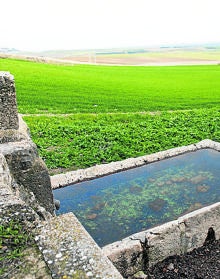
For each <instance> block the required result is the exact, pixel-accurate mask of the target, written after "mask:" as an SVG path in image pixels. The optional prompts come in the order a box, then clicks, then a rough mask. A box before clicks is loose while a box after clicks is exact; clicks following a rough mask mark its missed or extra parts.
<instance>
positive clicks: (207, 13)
mask: <svg viewBox="0 0 220 279" xmlns="http://www.w3.org/2000/svg"><path fill="white" fill-rule="evenodd" d="M0 11H1V12H0V48H2V47H7V48H16V49H19V50H31V51H41V50H52V49H55V50H58V49H65V50H67V49H97V48H120V47H145V46H157V45H179V44H197V43H212V42H214V43H215V42H220V1H219V0H7V1H6V0H0Z"/></svg>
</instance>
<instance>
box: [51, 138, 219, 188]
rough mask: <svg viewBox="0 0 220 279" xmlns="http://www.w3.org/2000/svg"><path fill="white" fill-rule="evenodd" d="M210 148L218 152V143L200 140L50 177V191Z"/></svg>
mask: <svg viewBox="0 0 220 279" xmlns="http://www.w3.org/2000/svg"><path fill="white" fill-rule="evenodd" d="M205 148H211V149H214V150H216V151H220V143H219V142H215V141H212V140H209V139H205V140H202V141H200V142H198V143H195V144H190V145H187V146H182V147H175V148H172V149H168V150H165V151H160V152H157V153H153V154H150V155H144V156H141V157H137V158H129V159H125V160H122V161H117V162H112V163H109V164H102V165H96V166H93V167H90V168H87V169H79V170H76V171H70V172H67V173H62V174H57V175H53V176H51V185H52V189H57V188H61V187H64V186H67V185H70V184H75V183H78V182H82V181H86V180H91V179H94V178H98V177H102V176H105V175H108V174H113V173H116V172H120V171H124V170H128V169H131V168H134V167H140V166H143V165H145V164H149V163H153V162H157V161H161V160H164V159H167V158H171V157H174V156H177V155H181V154H184V153H187V152H193V151H196V150H199V149H205Z"/></svg>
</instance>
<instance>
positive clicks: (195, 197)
mask: <svg viewBox="0 0 220 279" xmlns="http://www.w3.org/2000/svg"><path fill="white" fill-rule="evenodd" d="M53 193H54V197H55V198H56V199H59V200H60V202H61V208H60V210H59V211H58V212H57V214H62V213H66V212H70V211H72V212H73V213H74V214H75V215H76V216H77V217H78V219H79V220H80V221H81V223H82V224H83V225H84V227H85V228H86V230H87V231H88V232H89V233H90V234H91V235H92V237H93V238H94V239H95V241H96V242H97V243H98V244H99V245H100V246H104V245H106V244H109V243H112V242H114V241H117V240H120V239H122V238H124V237H127V236H129V235H131V234H133V233H136V232H139V231H142V230H146V229H149V228H151V227H153V226H156V225H159V224H162V223H165V222H167V221H170V220H174V219H176V218H177V217H179V216H180V215H182V214H185V213H187V212H190V211H193V210H195V209H198V208H201V207H203V206H205V205H208V204H212V203H215V202H218V201H219V200H220V152H217V151H215V150H212V149H203V150H198V151H196V152H190V153H187V154H184V155H179V156H177V157H173V158H170V159H166V160H162V161H159V162H155V163H151V164H149V165H145V166H142V167H137V168H134V169H131V170H127V171H123V172H120V173H116V174H111V175H108V176H105V177H102V178H98V179H94V180H90V181H86V182H81V183H78V184H75V185H71V186H68V187H64V188H60V189H56V190H54V191H53Z"/></svg>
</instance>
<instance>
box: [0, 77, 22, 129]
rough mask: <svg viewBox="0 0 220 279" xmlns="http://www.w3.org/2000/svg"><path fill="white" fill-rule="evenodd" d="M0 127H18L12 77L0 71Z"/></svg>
mask: <svg viewBox="0 0 220 279" xmlns="http://www.w3.org/2000/svg"><path fill="white" fill-rule="evenodd" d="M0 129H2V130H7V129H15V130H17V129H18V112H17V102H16V94H15V84H14V77H13V76H12V75H11V74H9V73H7V72H0Z"/></svg>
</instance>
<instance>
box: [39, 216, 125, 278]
mask: <svg viewBox="0 0 220 279" xmlns="http://www.w3.org/2000/svg"><path fill="white" fill-rule="evenodd" d="M35 240H36V242H37V245H38V247H39V249H40V251H41V252H42V254H43V256H44V259H45V261H46V263H47V265H48V267H49V269H50V270H51V273H52V277H53V278H54V279H56V278H57V279H58V278H81V279H89V278H91V279H93V278H97V279H111V278H112V279H122V278H123V277H122V276H121V275H120V273H119V272H118V271H117V269H116V268H115V267H114V266H113V264H112V263H111V262H110V260H109V259H108V258H107V257H105V255H104V254H103V252H102V250H101V249H100V248H99V247H98V245H97V244H96V243H95V241H94V240H93V239H92V237H91V236H90V235H89V234H88V233H87V231H86V230H85V229H84V227H83V226H82V225H81V224H80V222H79V221H78V219H77V218H76V217H75V216H74V215H73V214H72V213H68V214H64V215H61V216H59V217H56V218H52V219H50V220H48V222H45V223H44V224H43V226H41V227H40V228H39V229H38V235H37V236H36V239H35Z"/></svg>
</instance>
